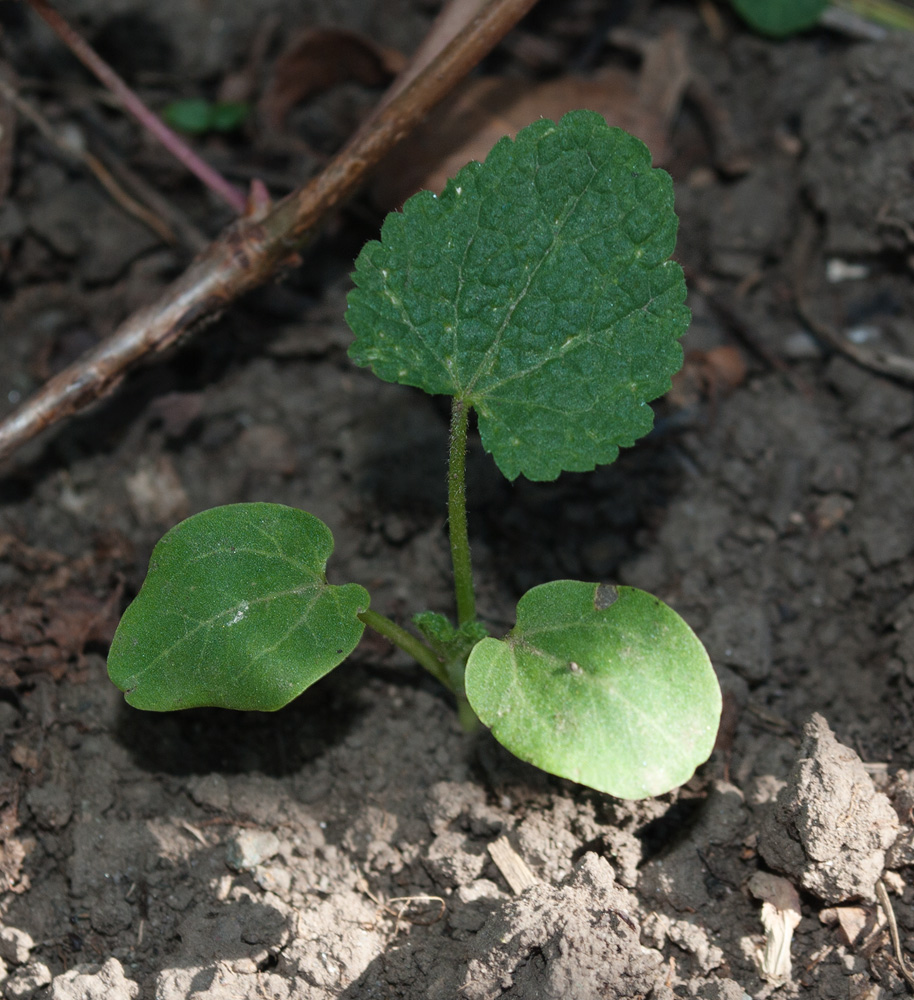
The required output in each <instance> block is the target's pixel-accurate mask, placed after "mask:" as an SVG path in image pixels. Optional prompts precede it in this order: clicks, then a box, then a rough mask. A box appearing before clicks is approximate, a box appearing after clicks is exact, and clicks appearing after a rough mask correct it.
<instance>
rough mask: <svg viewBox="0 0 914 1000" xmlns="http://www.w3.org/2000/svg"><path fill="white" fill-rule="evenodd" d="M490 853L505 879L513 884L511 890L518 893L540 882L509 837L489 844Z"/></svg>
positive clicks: (510, 884) (500, 838)
mask: <svg viewBox="0 0 914 1000" xmlns="http://www.w3.org/2000/svg"><path fill="white" fill-rule="evenodd" d="M489 854H490V855H491V856H492V860H493V861H494V862H495V866H496V867H497V868H498V870H499V871H500V872H501V873H502V875H503V876H504V879H505V881H506V882H507V883H508V885H509V886H511V891H512V892H514V893H517V895H520V894H521V893H522V892H523V891H524V889H529V888H530V886H531V885H536V884H537V882H539V879H538V878H537V877H536V876H535V875H534V874H533V872H532V871H531V870H530V867H529V866H528V864H527V862H526V861H524V859H523V858H522V857H521V856H520V855H519V854H518V853H517V851H515V850H514V848H513V847H512V846H511V844H510V842H509V841H508V838H507V837H499V838H498V840H495V841H493V842H492V843H491V844H489Z"/></svg>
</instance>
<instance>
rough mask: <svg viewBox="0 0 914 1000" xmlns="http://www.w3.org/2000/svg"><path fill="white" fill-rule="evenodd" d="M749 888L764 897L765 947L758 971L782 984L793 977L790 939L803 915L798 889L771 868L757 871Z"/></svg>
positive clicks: (759, 896)
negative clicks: (769, 871) (771, 872)
mask: <svg viewBox="0 0 914 1000" xmlns="http://www.w3.org/2000/svg"><path fill="white" fill-rule="evenodd" d="M749 891H750V892H751V893H752V895H753V896H755V898H756V899H760V900H762V914H761V915H762V927H764V928H765V947H764V948H763V949H762V950H761V951H760V952H759V954H758V956H757V961H758V967H759V975H761V977H762V978H763V979H766V980H767V981H768V982H769V983H774V984H775V985H777V986H781V985H783V984H784V983H787V982H790V978H791V969H790V942H791V939H792V938H793V931H794V928H795V927H796V926H797V924H799V922H800V919H801V917H802V914H801V913H800V896H799V893H797V890H796V889H795V888H794V887H793V886H792V885H791V884H790V882H788V881H787V879H786V878H781V877H780V876H779V875H771V874H769V873H768V872H756V873H755V874H754V875H753V876H752V878H751V879H749Z"/></svg>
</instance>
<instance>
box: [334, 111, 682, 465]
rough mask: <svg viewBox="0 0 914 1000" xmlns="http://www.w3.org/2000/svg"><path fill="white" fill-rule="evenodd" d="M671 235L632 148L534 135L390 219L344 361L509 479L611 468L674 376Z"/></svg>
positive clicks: (365, 265)
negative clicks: (464, 434) (457, 430)
mask: <svg viewBox="0 0 914 1000" xmlns="http://www.w3.org/2000/svg"><path fill="white" fill-rule="evenodd" d="M676 227H677V219H676V215H675V213H674V212H673V187H672V182H671V180H670V178H669V176H668V175H667V174H665V173H664V172H663V171H662V170H655V169H653V168H652V167H651V155H650V152H649V151H648V149H647V147H646V146H645V145H644V144H643V143H641V142H639V140H637V139H635V138H634V137H633V136H631V135H629V134H628V133H627V132H623V131H622V130H621V129H617V128H610V127H609V126H608V125H607V124H606V122H605V120H604V119H603V118H602V117H601V116H600V115H598V114H595V113H594V112H591V111H573V112H570V113H569V114H567V115H565V117H564V118H562V120H561V121H560V122H559V123H558V124H556V123H555V122H551V121H548V120H546V119H542V120H540V121H538V122H536V123H534V124H533V125H530V126H529V127H528V128H525V129H523V130H522V131H521V132H519V133H518V135H517V138H516V139H515V140H514V141H511V140H510V139H508V138H505V139H502V140H501V141H499V142H498V143H497V144H496V145H495V146H494V148H493V149H492V151H491V152H490V153H489V155H488V157H487V158H486V161H485V163H484V164H480V163H470V164H468V165H467V166H466V167H464V168H463V169H462V170H461V171H459V173H458V174H457V176H456V177H455V178H454V179H453V180H451V181H449V182H448V184H447V186H446V187H445V189H444V191H443V192H442V194H441V196H440V197H436V196H435V195H433V194H432V193H431V192H429V191H422V192H420V193H419V194H417V195H415V196H414V197H412V198H410V199H409V201H407V202H406V204H405V205H404V206H403V211H402V212H393V213H391V214H390V215H389V216H388V217H387V220H386V221H385V223H384V227H383V229H382V232H381V241H380V242H377V241H373V242H371V243H368V244H367V245H366V246H365V248H364V249H363V250H362V252H361V254H360V255H359V257H358V260H357V261H356V269H355V273H354V275H353V277H354V280H355V284H356V286H357V287H356V288H355V290H353V291H352V292H351V293H350V295H349V309H348V310H347V313H346V319H347V321H348V323H349V325H350V326H351V327H352V330H353V332H354V333H355V335H356V336H355V341H354V343H353V344H352V347H351V348H350V351H349V353H350V356H351V357H352V358H353V360H354V361H355V362H356V363H357V364H359V365H363V366H367V367H370V368H371V369H372V370H373V371H374V373H375V374H376V375H378V376H379V377H380V378H382V379H385V380H387V381H389V382H401V383H404V384H406V385H414V386H418V387H419V388H421V389H424V390H425V391H426V392H429V393H443V394H446V395H450V396H454V397H456V398H458V399H460V400H463V401H465V402H467V403H468V404H470V405H472V406H473V407H474V408H475V409H476V411H477V414H478V420H479V431H480V435H481V437H482V443H483V445H484V447H485V448H486V450H487V451H489V452H491V454H492V455H493V457H494V458H495V461H496V463H497V464H498V467H499V468H500V469H501V471H502V472H503V473H504V474H505V475H506V476H507V477H508V478H509V479H514V478H516V477H517V476H518V475H524V476H526V477H527V478H528V479H535V480H549V479H555V477H556V476H558V474H559V473H560V472H562V471H578V472H583V471H587V470H590V469H593V468H594V466H596V465H598V464H603V463H607V462H611V461H613V460H614V459H615V457H616V455H617V454H618V450H619V448H620V447H623V446H629V445H631V444H633V443H634V442H635V441H636V440H637V438H639V437H641V436H642V435H643V434H646V433H647V432H648V431H649V430H650V428H651V425H652V422H653V413H652V412H651V409H650V407H649V406H647V405H646V404H647V403H648V402H649V401H650V400H652V399H656V398H657V397H658V396H660V395H661V394H662V393H664V392H665V391H666V390H667V389H668V388H669V385H670V378H671V376H672V375H673V373H674V372H676V371H677V370H678V369H679V367H680V366H681V364H682V352H681V349H680V347H679V337H680V336H681V335H682V334H683V333H684V332H685V329H686V327H687V326H688V322H689V312H688V309H687V308H686V307H685V305H684V304H683V303H684V300H685V291H686V290H685V282H684V280H683V277H682V270H681V268H680V267H679V266H678V265H677V264H674V263H672V262H671V261H670V260H668V259H667V258H668V257H669V256H670V254H671V253H672V252H673V248H674V245H675V242H676Z"/></svg>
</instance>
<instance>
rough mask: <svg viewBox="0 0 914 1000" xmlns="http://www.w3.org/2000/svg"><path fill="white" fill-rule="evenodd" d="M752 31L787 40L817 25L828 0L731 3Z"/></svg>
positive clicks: (757, 0) (777, 0) (748, 0)
mask: <svg viewBox="0 0 914 1000" xmlns="http://www.w3.org/2000/svg"><path fill="white" fill-rule="evenodd" d="M731 2H732V4H733V6H734V7H735V8H736V11H737V13H738V14H739V15H740V17H742V18H743V20H744V21H746V23H747V24H749V25H750V27H752V28H754V29H755V30H756V31H759V32H761V33H762V34H763V35H769V36H770V37H772V38H786V37H787V36H788V35H795V34H797V33H798V32H800V31H805V30H806V29H807V28H811V27H813V25H815V24H817V23H818V21H819V19H820V18H821V16H822V12H823V11H824V10H825V8H826V7H827V6H828V0H731Z"/></svg>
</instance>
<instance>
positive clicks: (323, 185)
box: [0, 0, 536, 460]
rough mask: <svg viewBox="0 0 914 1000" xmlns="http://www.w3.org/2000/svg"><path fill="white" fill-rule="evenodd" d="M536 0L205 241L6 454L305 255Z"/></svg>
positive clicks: (50, 390)
mask: <svg viewBox="0 0 914 1000" xmlns="http://www.w3.org/2000/svg"><path fill="white" fill-rule="evenodd" d="M535 3H536V0H490V2H489V3H488V4H486V6H485V7H484V8H483V10H482V11H481V12H480V13H479V14H478V15H476V17H474V18H473V20H472V21H471V22H470V24H469V25H468V26H467V28H466V30H465V31H463V32H461V33H460V34H458V35H457V36H456V37H455V38H454V39H453V41H451V42H450V43H449V44H448V45H447V46H446V47H445V48H444V50H443V51H442V52H441V54H440V55H439V56H438V58H437V59H435V60H434V61H433V62H432V63H431V64H430V65H429V66H427V67H426V69H424V70H423V71H422V72H421V73H420V74H419V75H418V76H417V77H416V78H415V79H414V80H412V82H411V83H410V84H409V85H408V86H407V87H406V88H405V89H404V90H403V91H402V92H401V93H400V94H398V95H397V97H396V98H394V100H393V101H391V102H390V104H389V105H388V106H387V107H386V108H385V109H384V110H383V111H382V112H381V113H380V114H379V115H378V116H377V118H376V119H375V120H374V121H373V123H372V126H371V128H370V129H366V130H364V131H359V132H358V133H357V134H356V135H355V136H354V137H353V138H352V139H351V140H350V141H349V143H347V145H346V146H345V147H344V148H343V149H342V150H341V152H340V153H338V154H337V156H336V157H335V158H334V159H333V160H332V161H331V162H330V163H329V164H328V165H327V167H326V168H325V169H324V170H323V171H322V172H321V173H320V174H318V175H317V176H316V177H315V178H314V179H313V180H311V181H310V182H309V183H308V184H306V185H304V186H303V187H301V188H299V189H298V190H297V191H295V192H293V193H292V194H290V195H289V196H287V197H286V198H284V199H283V200H282V201H280V202H279V203H278V204H277V205H276V206H275V207H274V208H273V209H272V211H269V212H268V213H267V214H266V215H264V216H263V217H257V216H254V217H251V218H247V219H242V220H240V221H238V222H237V223H235V224H233V225H232V226H230V227H229V228H228V229H227V230H225V232H223V234H222V235H221V236H220V237H219V238H218V239H217V240H216V241H215V242H213V243H211V244H210V245H209V247H207V249H206V250H204V251H203V252H202V253H201V254H200V255H199V256H198V257H197V259H196V260H195V261H194V263H193V264H191V266H190V267H189V268H188V269H187V271H185V273H184V274H183V275H182V276H181V277H180V278H178V279H177V280H176V281H175V282H173V283H172V284H171V285H170V286H169V287H168V288H166V289H165V291H164V292H163V293H162V294H161V295H160V297H159V298H158V300H157V301H155V302H153V303H151V304H150V305H149V306H147V307H145V308H144V309H141V310H140V311H138V312H136V313H134V314H133V315H132V316H130V317H129V318H128V319H127V320H126V321H125V322H124V323H123V324H121V326H120V327H119V328H118V329H117V330H116V331H115V333H114V334H113V335H112V336H111V337H110V338H108V339H107V340H106V341H103V342H102V343H101V344H99V345H98V346H97V347H96V348H95V349H93V350H92V351H89V352H88V353H87V354H85V355H84V356H83V357H82V358H81V359H80V360H79V361H77V362H76V363H75V364H73V365H71V366H69V367H68V368H66V369H64V371H62V372H60V373H59V374H58V375H57V376H55V377H54V378H52V379H51V380H50V381H48V382H47V383H46V384H45V385H44V386H43V387H42V388H41V389H40V390H39V391H38V392H37V393H36V394H35V395H34V396H32V397H31V398H30V399H29V400H27V401H26V403H25V404H24V405H23V406H21V407H20V408H19V409H18V410H16V411H15V412H14V413H12V414H11V415H10V416H9V417H8V418H7V419H6V420H5V421H4V422H3V423H2V424H0V460H3V459H5V458H8V457H9V456H10V455H11V454H12V453H13V452H14V451H15V450H16V449H17V448H20V447H21V446H22V445H23V444H25V443H26V442H27V441H29V440H31V439H32V438H33V437H35V435H36V434H38V433H39V432H41V431H42V430H44V429H45V428H47V427H50V426H51V425H52V424H55V423H57V422H59V421H60V420H62V419H64V418H66V417H70V416H72V415H74V414H76V413H78V412H79V411H80V410H82V409H84V408H85V407H87V406H88V405H89V404H91V403H93V402H94V401H95V400H97V399H99V398H100V397H102V396H105V395H107V394H108V393H110V392H112V391H113V390H114V389H115V388H116V387H117V386H118V384H119V383H120V382H121V381H122V379H123V378H124V376H125V374H126V373H127V372H128V371H129V370H130V369H131V368H132V367H134V366H135V365H136V364H137V363H138V362H139V361H140V360H142V359H143V358H145V357H146V356H147V355H148V354H150V353H153V352H156V351H161V350H163V349H165V348H167V347H170V346H171V345H172V344H174V343H175V342H176V341H178V340H179V339H180V338H181V337H182V336H184V335H185V334H186V333H188V332H189V331H190V330H192V329H193V328H195V327H197V326H199V325H200V324H201V323H202V322H203V321H206V320H211V319H212V318H214V317H215V316H217V315H218V314H219V313H220V312H221V311H222V310H223V309H225V307H226V306H227V305H229V304H230V303H231V302H233V301H234V300H235V299H237V298H238V297H239V296H241V295H243V294H244V293H245V292H248V291H250V290H251V289H253V288H256V287H258V286H259V285H261V284H263V283H264V282H265V281H267V280H269V279H270V278H271V277H273V276H274V275H275V274H276V272H277V271H279V270H280V269H282V268H284V267H290V266H292V265H293V264H295V263H297V262H298V260H299V258H298V254H297V251H298V250H300V249H301V248H302V247H303V246H304V244H305V243H306V242H307V240H308V239H309V237H310V236H311V235H312V234H313V232H314V230H315V228H316V227H317V226H318V224H319V223H320V222H321V221H322V220H323V219H324V218H326V217H327V215H328V214H329V213H330V212H331V211H333V210H334V209H335V208H338V207H339V206H340V205H341V204H342V203H343V202H344V201H346V199H348V198H349V197H351V196H352V195H353V194H354V193H355V191H356V190H357V189H358V187H359V186H360V185H361V184H362V182H363V181H364V180H365V178H366V176H367V175H368V173H369V171H370V170H371V169H372V168H373V167H374V166H376V165H377V163H378V162H380V160H381V158H382V157H383V156H384V155H386V154H387V153H388V152H389V151H390V150H391V149H392V148H393V147H394V146H395V145H396V144H397V143H398V142H400V141H401V140H402V139H403V138H405V137H406V136H407V135H408V134H409V132H410V131H411V130H412V129H413V128H415V126H416V125H417V124H418V123H419V122H420V121H422V119H423V118H424V117H425V116H426V115H427V114H428V112H429V111H430V110H431V109H432V108H433V107H434V106H435V105H436V104H437V103H438V102H439V101H440V100H441V99H442V98H443V97H444V96H445V95H446V94H448V93H449V91H450V90H451V89H452V88H453V87H454V86H455V85H456V84H457V83H458V82H459V81H460V80H461V79H462V78H463V77H464V76H465V75H466V74H467V73H468V72H469V71H470V70H471V69H472V68H473V67H474V66H475V65H476V64H477V63H478V62H479V60H480V59H482V58H483V56H485V55H486V54H487V53H488V52H489V51H491V50H492V49H493V48H494V47H495V45H496V44H497V43H498V42H499V41H500V40H501V38H503V37H504V35H505V34H507V32H508V31H509V30H510V29H511V27H513V25H514V24H516V23H517V21H519V20H520V18H521V17H523V15H524V14H526V13H527V12H528V11H529V10H530V9H531V8H532V7H533V6H534V5H535Z"/></svg>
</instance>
